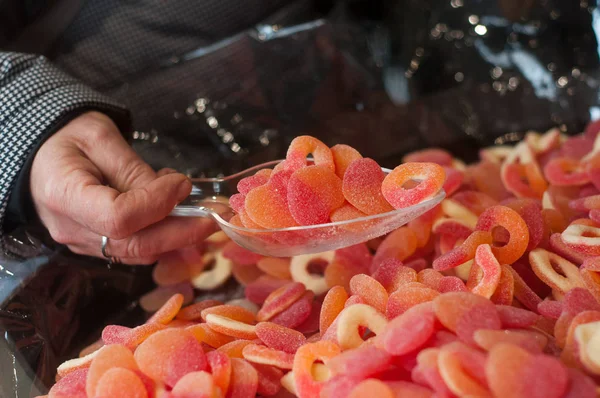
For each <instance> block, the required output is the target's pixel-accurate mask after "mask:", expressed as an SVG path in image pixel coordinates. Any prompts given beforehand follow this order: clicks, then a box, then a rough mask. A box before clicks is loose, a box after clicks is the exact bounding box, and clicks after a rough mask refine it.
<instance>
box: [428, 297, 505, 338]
mask: <svg viewBox="0 0 600 398" xmlns="http://www.w3.org/2000/svg"><path fill="white" fill-rule="evenodd" d="M477 306H492V307H494V305H493V304H492V303H491V302H490V301H489V300H487V299H485V298H483V297H481V296H478V295H476V294H473V293H466V292H451V293H446V294H442V295H440V296H438V297H436V298H435V299H434V300H433V309H434V311H435V315H436V316H437V318H438V320H439V321H440V322H441V323H442V325H444V326H445V327H447V328H448V329H450V330H452V331H456V329H457V323H458V320H459V319H460V318H461V317H462V315H463V314H465V313H466V312H467V311H469V310H470V309H471V308H474V307H477ZM494 311H495V308H494Z"/></svg>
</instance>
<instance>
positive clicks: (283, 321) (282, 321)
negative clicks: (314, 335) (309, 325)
mask: <svg viewBox="0 0 600 398" xmlns="http://www.w3.org/2000/svg"><path fill="white" fill-rule="evenodd" d="M314 297H315V294H314V293H313V292H312V291H310V290H309V291H306V292H304V294H303V295H302V297H300V298H299V299H298V300H297V301H296V302H295V303H294V304H292V305H290V306H289V307H288V308H287V309H286V310H284V311H283V312H281V313H279V314H277V315H275V316H274V317H273V318H271V320H270V321H271V322H273V323H276V324H278V325H281V326H285V327H288V328H291V329H294V328H297V327H298V326H300V325H302V324H303V323H304V321H306V320H307V319H308V318H309V317H310V312H311V311H312V302H313V299H314Z"/></svg>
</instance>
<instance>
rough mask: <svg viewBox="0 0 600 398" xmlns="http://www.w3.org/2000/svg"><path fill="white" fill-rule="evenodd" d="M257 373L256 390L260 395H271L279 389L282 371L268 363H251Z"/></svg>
mask: <svg viewBox="0 0 600 398" xmlns="http://www.w3.org/2000/svg"><path fill="white" fill-rule="evenodd" d="M252 366H253V367H254V369H256V372H257V374H258V386H257V390H256V392H257V393H258V394H260V395H261V396H265V397H271V396H274V395H276V394H277V393H278V392H279V391H280V390H281V378H282V377H283V371H281V370H280V369H278V368H276V367H274V366H268V365H260V364H252Z"/></svg>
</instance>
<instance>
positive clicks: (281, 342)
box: [256, 322, 306, 354]
mask: <svg viewBox="0 0 600 398" xmlns="http://www.w3.org/2000/svg"><path fill="white" fill-rule="evenodd" d="M256 335H257V336H258V338H259V339H261V341H262V342H263V343H264V344H265V345H266V346H267V347H269V348H273V349H275V350H280V351H285V352H288V353H290V354H293V353H295V352H296V351H297V350H298V348H299V347H300V346H302V345H303V344H305V343H306V337H304V335H303V334H302V333H300V332H297V331H295V330H294V329H290V328H286V327H285V326H281V325H277V324H275V323H271V322H261V323H259V324H257V325H256Z"/></svg>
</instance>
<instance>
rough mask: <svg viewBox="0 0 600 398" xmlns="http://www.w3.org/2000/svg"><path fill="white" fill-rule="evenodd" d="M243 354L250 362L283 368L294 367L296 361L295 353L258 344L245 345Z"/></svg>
mask: <svg viewBox="0 0 600 398" xmlns="http://www.w3.org/2000/svg"><path fill="white" fill-rule="evenodd" d="M242 355H243V356H244V359H246V360H247V361H249V362H252V363H258V364H262V365H268V366H276V367H278V368H281V369H292V366H293V363H294V354H290V353H289V352H285V351H281V350H276V349H273V348H269V347H265V346H264V345H258V344H248V345H247V346H245V347H244V349H243V350H242Z"/></svg>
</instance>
